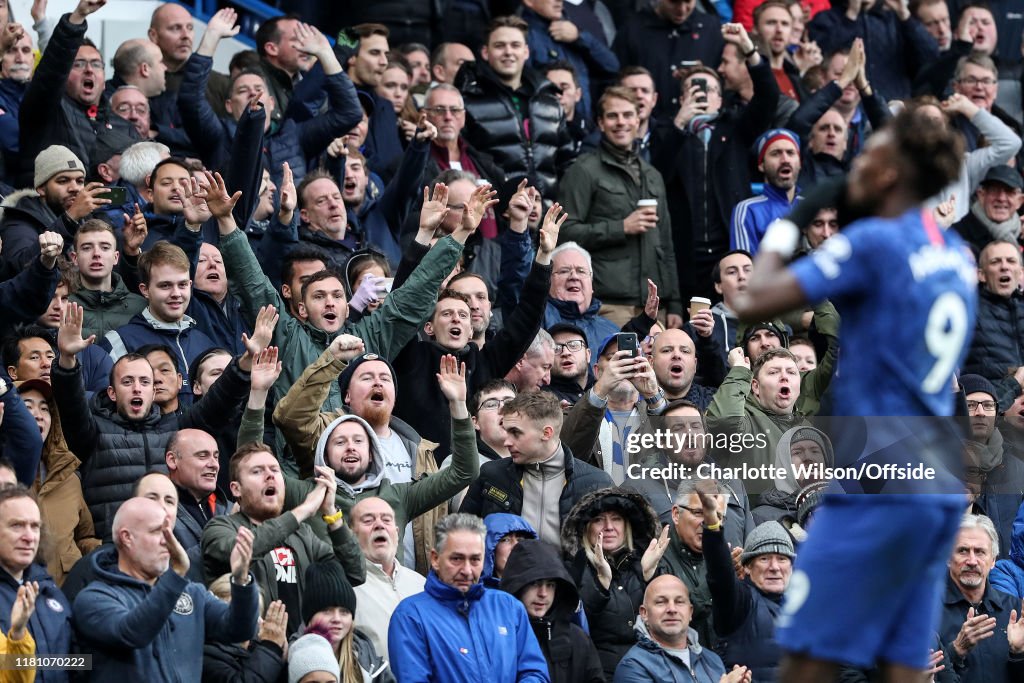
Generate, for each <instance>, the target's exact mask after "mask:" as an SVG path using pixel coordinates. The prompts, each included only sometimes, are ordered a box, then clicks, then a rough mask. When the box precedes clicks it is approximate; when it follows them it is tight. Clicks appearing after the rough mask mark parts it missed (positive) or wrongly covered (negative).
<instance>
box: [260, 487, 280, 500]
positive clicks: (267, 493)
mask: <svg viewBox="0 0 1024 683" xmlns="http://www.w3.org/2000/svg"><path fill="white" fill-rule="evenodd" d="M263 497H264V498H276V497H277V487H276V486H268V487H267V488H265V489H263Z"/></svg>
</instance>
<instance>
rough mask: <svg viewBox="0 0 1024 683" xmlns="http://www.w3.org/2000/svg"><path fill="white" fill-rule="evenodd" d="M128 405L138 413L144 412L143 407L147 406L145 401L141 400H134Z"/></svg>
mask: <svg viewBox="0 0 1024 683" xmlns="http://www.w3.org/2000/svg"><path fill="white" fill-rule="evenodd" d="M128 405H129V406H131V409H132V410H134V411H136V412H138V411H140V410H142V407H143V406H144V405H146V402H145V401H143V400H142V399H141V398H133V399H132V400H131V401H129V402H128Z"/></svg>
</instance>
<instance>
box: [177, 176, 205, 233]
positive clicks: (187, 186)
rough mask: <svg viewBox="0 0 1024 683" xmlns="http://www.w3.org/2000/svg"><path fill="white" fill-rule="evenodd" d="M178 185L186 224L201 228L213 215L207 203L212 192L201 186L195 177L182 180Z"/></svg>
mask: <svg viewBox="0 0 1024 683" xmlns="http://www.w3.org/2000/svg"><path fill="white" fill-rule="evenodd" d="M178 184H179V185H180V186H181V204H182V207H183V209H182V212H181V213H182V215H183V216H184V217H185V224H186V225H189V226H201V225H202V224H203V223H205V222H206V221H208V220H210V218H211V216H212V215H213V214H212V213H211V212H210V206H209V204H207V201H206V200H207V198H208V197H209V195H210V191H209V190H207V189H206V188H205V187H203V186H202V185H200V184H199V181H198V180H196V178H195V177H194V176H191V177H189V178H181V179H180V180H178ZM195 229H196V230H198V229H199V228H198V227H196V228H195Z"/></svg>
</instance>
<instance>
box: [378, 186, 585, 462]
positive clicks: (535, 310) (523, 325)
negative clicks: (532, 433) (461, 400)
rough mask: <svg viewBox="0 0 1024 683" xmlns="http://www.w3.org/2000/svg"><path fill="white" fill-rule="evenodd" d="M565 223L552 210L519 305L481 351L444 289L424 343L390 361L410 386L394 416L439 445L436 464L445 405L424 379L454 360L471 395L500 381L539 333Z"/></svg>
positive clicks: (443, 442) (445, 444)
mask: <svg viewBox="0 0 1024 683" xmlns="http://www.w3.org/2000/svg"><path fill="white" fill-rule="evenodd" d="M560 216H561V217H560ZM565 220H566V216H565V215H564V214H562V207H561V206H559V205H558V204H554V205H552V207H551V208H550V209H549V210H548V212H547V214H546V215H545V217H544V222H543V225H542V226H541V228H540V243H539V244H538V247H537V255H536V257H535V259H534V262H533V267H532V268H531V269H530V273H529V275H527V277H526V282H525V284H524V285H523V291H522V293H521V295H520V298H519V305H518V306H517V307H516V309H515V311H514V312H513V313H512V314H511V315H508V316H506V317H505V321H504V328H503V329H502V330H501V331H499V332H498V333H497V334H496V335H495V336H494V338H493V339H491V340H490V341H489V342H487V345H486V346H484V348H482V349H481V348H479V347H478V346H477V345H476V344H475V343H474V342H473V341H472V323H471V321H470V316H471V313H470V310H471V308H472V304H471V301H470V299H469V297H467V296H466V295H465V294H461V293H459V292H456V291H454V290H451V289H445V290H444V291H442V292H441V294H440V295H438V300H437V304H436V305H435V307H434V314H433V316H431V319H430V322H428V323H427V324H426V325H425V326H424V328H423V329H424V331H425V332H426V334H427V337H428V338H429V341H420V340H416V339H414V340H412V341H410V342H409V343H408V344H407V345H406V347H405V348H404V349H402V351H401V353H399V354H398V356H397V357H396V358H395V369H396V371H397V374H398V376H400V377H408V378H409V380H410V382H409V385H410V386H408V387H406V388H404V389H403V391H402V392H401V393H400V394H399V395H398V399H397V402H396V403H395V413H396V414H397V415H398V416H399V417H401V418H402V419H403V420H405V421H406V422H408V423H409V424H410V425H412V426H413V428H414V429H416V431H417V432H418V433H420V434H421V435H423V436H424V437H426V438H428V439H430V440H431V441H435V442H437V443H438V444H439V446H438V448H437V451H436V455H437V457H438V461H439V462H440V461H442V460H444V458H445V456H446V455H447V454H448V453H449V449H450V434H449V432H450V429H451V427H450V418H449V414H448V410H447V407H446V405H445V404H446V401H444V400H443V396H441V395H440V393H439V389H438V387H437V385H436V384H435V383H433V382H431V381H430V380H429V374H433V372H434V370H433V368H435V367H437V365H438V361H439V360H440V358H441V356H443V355H445V354H449V353H453V354H456V355H457V356H458V357H459V359H460V360H462V361H464V362H465V363H466V381H467V384H468V387H469V391H470V392H475V391H476V390H477V389H478V388H479V387H481V386H483V385H484V383H486V382H487V381H489V380H491V379H494V378H496V377H504V376H505V375H506V373H508V372H509V371H510V370H512V368H513V367H515V365H516V363H517V362H519V360H520V359H521V358H522V357H523V354H524V353H525V352H526V351H527V349H528V348H529V347H530V345H531V343H532V342H533V340H534V338H535V337H536V335H537V331H538V330H539V329H540V323H541V317H542V316H543V313H544V308H543V302H544V293H545V292H546V291H547V289H548V283H549V281H550V278H551V266H550V263H551V252H552V251H553V250H554V248H555V244H556V242H557V240H558V232H559V229H560V228H561V226H562V223H563V222H564V221H565ZM391 296H394V295H393V294H392V295H391ZM385 301H387V299H385Z"/></svg>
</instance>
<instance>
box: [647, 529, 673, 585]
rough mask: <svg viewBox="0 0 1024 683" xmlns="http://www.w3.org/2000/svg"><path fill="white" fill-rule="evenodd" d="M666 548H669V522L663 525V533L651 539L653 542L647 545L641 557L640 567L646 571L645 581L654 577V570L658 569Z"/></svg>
mask: <svg viewBox="0 0 1024 683" xmlns="http://www.w3.org/2000/svg"><path fill="white" fill-rule="evenodd" d="M666 550H668V524H666V525H665V526H663V527H661V535H659V536H658V537H657V538H652V539H651V542H650V543H649V544H648V545H647V550H645V551H644V554H643V557H641V558H640V568H641V569H643V572H644V581H650V580H651V579H653V578H654V572H655V571H657V569H658V563H659V562H661V558H662V556H663V555H664V554H665V551H666Z"/></svg>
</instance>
